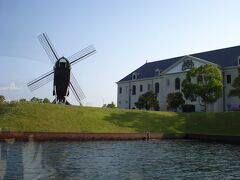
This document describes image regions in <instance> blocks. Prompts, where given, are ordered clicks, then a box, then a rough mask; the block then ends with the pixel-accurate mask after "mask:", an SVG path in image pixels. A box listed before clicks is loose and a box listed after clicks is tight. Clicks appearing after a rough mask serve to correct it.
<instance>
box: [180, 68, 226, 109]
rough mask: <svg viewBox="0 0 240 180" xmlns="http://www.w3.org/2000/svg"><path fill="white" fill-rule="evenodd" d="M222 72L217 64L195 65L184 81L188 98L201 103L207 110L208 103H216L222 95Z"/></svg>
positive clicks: (183, 84) (185, 93)
mask: <svg viewBox="0 0 240 180" xmlns="http://www.w3.org/2000/svg"><path fill="white" fill-rule="evenodd" d="M222 88H223V84H222V73H221V71H220V69H219V68H218V67H217V66H213V65H210V64H205V65H202V66H200V67H198V68H195V67H193V68H192V69H191V70H190V71H188V72H187V75H186V79H185V80H184V81H183V82H182V92H183V94H184V96H185V98H186V99H190V100H191V101H194V100H196V99H197V98H198V100H199V104H200V105H201V106H202V107H204V111H206V108H207V104H208V103H214V102H216V101H217V100H218V98H220V97H221V96H222Z"/></svg>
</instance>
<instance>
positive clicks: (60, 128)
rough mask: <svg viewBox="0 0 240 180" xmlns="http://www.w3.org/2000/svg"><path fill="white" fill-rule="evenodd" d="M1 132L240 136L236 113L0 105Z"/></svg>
mask: <svg viewBox="0 0 240 180" xmlns="http://www.w3.org/2000/svg"><path fill="white" fill-rule="evenodd" d="M0 127H1V128H2V130H10V131H22V132H26V131H28V132H30V131H31V132H94V133H96V132H106V133H107V132H109V133H110V132H111V133H112V132H159V133H194V134H219V135H240V112H224V113H175V112H156V111H141V110H124V109H117V108H116V109H106V108H93V107H79V106H66V105H56V104H39V103H30V102H27V103H12V104H7V103H6V104H0Z"/></svg>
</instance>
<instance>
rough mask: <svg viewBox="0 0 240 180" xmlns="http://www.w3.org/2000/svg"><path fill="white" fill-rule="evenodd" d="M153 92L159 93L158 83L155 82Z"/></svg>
mask: <svg viewBox="0 0 240 180" xmlns="http://www.w3.org/2000/svg"><path fill="white" fill-rule="evenodd" d="M155 93H159V83H155Z"/></svg>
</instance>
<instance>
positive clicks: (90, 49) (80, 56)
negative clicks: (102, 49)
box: [67, 45, 96, 65]
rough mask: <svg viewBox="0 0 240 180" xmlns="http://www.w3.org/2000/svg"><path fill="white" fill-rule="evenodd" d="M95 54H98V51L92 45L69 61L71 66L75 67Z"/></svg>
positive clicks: (71, 57)
mask: <svg viewBox="0 0 240 180" xmlns="http://www.w3.org/2000/svg"><path fill="white" fill-rule="evenodd" d="M94 53H96V49H95V48H94V46H93V45H90V46H88V47H86V48H84V49H82V50H81V51H79V52H77V53H75V54H73V55H72V56H70V57H68V58H67V59H68V60H69V62H70V64H71V65H73V64H76V63H78V62H80V61H82V60H84V59H85V58H87V57H89V56H91V55H93V54H94Z"/></svg>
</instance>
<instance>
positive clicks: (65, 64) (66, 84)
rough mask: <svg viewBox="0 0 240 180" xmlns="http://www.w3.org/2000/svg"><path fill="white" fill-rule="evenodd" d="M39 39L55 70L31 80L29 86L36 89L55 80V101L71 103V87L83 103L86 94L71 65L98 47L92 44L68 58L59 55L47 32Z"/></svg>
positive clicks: (78, 99) (89, 54)
mask: <svg viewBox="0 0 240 180" xmlns="http://www.w3.org/2000/svg"><path fill="white" fill-rule="evenodd" d="M38 39H39V41H40V43H41V45H42V46H43V48H44V50H45V51H46V53H47V55H48V57H49V59H50V60H51V62H52V63H53V65H54V67H53V70H51V71H49V72H47V73H45V74H43V75H42V76H39V77H38V78H36V79H34V80H33V81H31V82H29V83H28V84H27V86H28V88H29V89H30V90H31V91H34V90H36V89H38V88H40V87H42V86H43V85H45V84H47V83H49V82H50V81H52V80H53V96H55V99H54V101H53V102H54V103H64V104H69V103H68V101H67V100H66V97H67V96H68V95H69V89H71V91H72V93H73V95H74V96H75V98H76V99H77V101H78V102H79V104H80V105H82V103H81V101H82V100H83V99H84V98H85V95H84V93H83V91H82V89H81V88H80V86H79V84H78V82H77V80H76V78H75V77H74V75H73V74H72V73H71V66H72V65H74V64H76V63H78V62H80V61H82V60H84V59H86V58H87V57H89V56H91V55H92V54H94V53H96V49H95V48H94V47H93V46H92V45H90V46H88V47H86V48H84V49H82V50H81V51H79V52H77V53H75V54H73V55H72V56H70V57H68V58H66V57H64V56H63V57H59V56H58V54H57V52H56V50H55V48H54V47H53V45H52V43H51V41H50V40H49V38H48V36H47V34H46V33H43V34H40V35H39V36H38Z"/></svg>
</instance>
